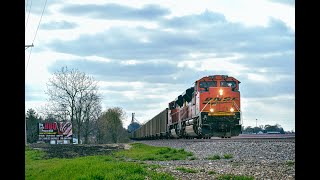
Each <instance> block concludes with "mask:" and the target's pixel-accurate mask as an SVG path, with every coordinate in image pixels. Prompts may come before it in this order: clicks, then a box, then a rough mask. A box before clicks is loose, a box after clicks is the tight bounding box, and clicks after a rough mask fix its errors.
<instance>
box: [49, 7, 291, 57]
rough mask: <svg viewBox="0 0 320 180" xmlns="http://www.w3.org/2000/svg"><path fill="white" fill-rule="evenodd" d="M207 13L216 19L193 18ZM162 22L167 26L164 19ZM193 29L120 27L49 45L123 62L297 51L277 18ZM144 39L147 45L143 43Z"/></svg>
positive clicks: (287, 31)
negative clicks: (265, 23) (260, 23)
mask: <svg viewBox="0 0 320 180" xmlns="http://www.w3.org/2000/svg"><path fill="white" fill-rule="evenodd" d="M205 14H209V15H206V16H209V17H211V16H213V15H210V14H212V13H209V12H206V13H203V14H201V15H198V16H195V17H198V18H195V17H193V19H195V20H194V21H196V20H199V23H201V22H203V20H202V19H205V18H203V17H204V16H205ZM218 17H219V16H218ZM181 19H183V18H180V19H177V20H175V19H171V20H169V21H170V22H174V21H179V20H180V21H181ZM207 19H210V18H207ZM218 19H219V18H218ZM220 19H221V18H220ZM169 21H168V22H169ZM183 21H186V19H184V20H183ZM163 22H164V23H165V20H164V21H163ZM222 22H223V21H222ZM168 24H170V23H167V24H166V25H168ZM195 24H196V22H195ZM185 26H187V25H185ZM172 28H175V26H173V27H172ZM190 28H191V27H190ZM185 29H186V30H187V29H188V28H185ZM192 30H193V31H194V32H188V31H184V30H180V29H179V30H177V31H174V32H166V31H163V30H161V29H146V28H143V27H136V28H127V27H126V28H122V27H118V28H111V29H109V30H107V31H105V32H103V33H99V34H95V35H83V36H80V37H79V38H78V39H76V40H72V41H62V40H56V41H54V42H52V43H50V44H48V46H49V47H50V48H52V49H53V50H55V51H58V52H64V53H71V54H77V55H80V56H90V55H97V56H102V57H106V58H111V59H122V60H125V59H143V60H153V59H172V57H175V58H174V61H179V60H181V59H184V58H187V57H188V54H189V53H192V52H203V53H217V54H220V53H224V54H228V53H232V52H238V53H271V52H279V51H288V50H292V49H294V33H293V32H291V31H290V29H289V28H288V27H287V26H286V25H285V23H283V22H282V21H280V20H276V19H270V23H269V25H268V26H267V27H262V26H258V27H245V26H243V25H242V24H238V23H229V22H225V23H218V24H212V25H210V26H209V25H208V26H207V27H204V28H202V29H198V28H194V27H193V29H192ZM144 38H145V39H147V40H148V42H143V39H144Z"/></svg>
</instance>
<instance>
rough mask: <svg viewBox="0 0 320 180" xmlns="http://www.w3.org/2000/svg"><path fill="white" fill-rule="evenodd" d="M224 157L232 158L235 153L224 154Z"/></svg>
mask: <svg viewBox="0 0 320 180" xmlns="http://www.w3.org/2000/svg"><path fill="white" fill-rule="evenodd" d="M223 158H225V159H231V158H233V155H232V154H224V155H223Z"/></svg>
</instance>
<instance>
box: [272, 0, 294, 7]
mask: <svg viewBox="0 0 320 180" xmlns="http://www.w3.org/2000/svg"><path fill="white" fill-rule="evenodd" d="M269 1H271V2H274V3H279V4H285V5H290V6H295V0H269Z"/></svg>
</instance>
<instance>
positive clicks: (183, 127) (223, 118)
mask: <svg viewBox="0 0 320 180" xmlns="http://www.w3.org/2000/svg"><path fill="white" fill-rule="evenodd" d="M239 84H240V81H238V80H237V79H235V78H234V77H231V76H227V75H213V76H206V77H203V78H201V79H199V80H197V81H196V82H195V84H194V86H193V87H190V88H188V89H187V90H186V91H185V92H184V93H183V94H181V95H179V96H178V97H177V98H176V99H175V100H174V101H172V102H170V103H169V104H168V107H167V108H166V109H164V110H163V111H162V112H160V113H159V114H157V115H156V116H155V117H153V118H152V119H151V120H149V121H148V122H146V123H145V124H143V125H142V126H141V127H140V128H139V129H137V130H135V131H134V132H132V133H131V138H132V139H136V140H139V139H161V138H204V139H206V138H210V137H222V138H230V137H231V136H238V135H239V134H240V132H241V124H240V122H241V121H240V117H241V110H240V91H239Z"/></svg>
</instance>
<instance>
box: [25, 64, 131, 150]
mask: <svg viewBox="0 0 320 180" xmlns="http://www.w3.org/2000/svg"><path fill="white" fill-rule="evenodd" d="M46 94H47V95H48V96H49V99H48V104H47V105H45V106H44V107H42V113H41V114H42V116H40V115H39V114H38V113H36V111H35V110H34V109H32V108H31V109H28V111H27V113H26V135H27V142H28V143H35V142H37V140H38V123H43V122H66V121H70V122H71V123H72V132H73V134H74V135H75V137H77V138H78V140H80V139H83V140H84V142H83V143H85V144H88V143H119V142H127V141H129V136H128V133H127V130H126V129H125V128H123V120H124V118H125V112H124V111H123V109H122V108H120V107H113V108H108V109H107V110H104V111H103V110H102V105H101V100H102V96H101V94H100V93H99V88H98V85H97V81H95V80H94V79H93V77H90V76H88V75H87V74H85V73H83V72H80V71H79V70H77V69H68V68H67V67H62V68H61V70H59V71H57V72H55V73H54V74H53V76H52V78H50V79H49V81H48V83H47V91H46Z"/></svg>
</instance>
